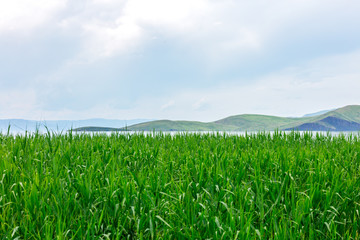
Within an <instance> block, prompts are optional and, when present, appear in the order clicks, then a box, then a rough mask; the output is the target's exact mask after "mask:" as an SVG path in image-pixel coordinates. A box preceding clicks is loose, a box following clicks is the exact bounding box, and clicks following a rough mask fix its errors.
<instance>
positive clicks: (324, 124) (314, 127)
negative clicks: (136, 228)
mask: <svg viewBox="0 0 360 240" xmlns="http://www.w3.org/2000/svg"><path fill="white" fill-rule="evenodd" d="M276 129H278V130H293V129H294V130H302V131H360V106H358V105H352V106H346V107H343V108H339V109H335V110H332V111H328V112H326V113H323V114H320V115H315V116H311V117H300V118H286V117H276V116H267V115H256V114H243V115H236V116H231V117H227V118H224V119H220V120H218V121H215V122H208V123H204V122H195V121H170V120H158V121H151V122H144V123H140V124H135V125H131V126H129V127H128V128H127V130H132V131H152V130H156V131H271V130H276Z"/></svg>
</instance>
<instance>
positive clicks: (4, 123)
mask: <svg viewBox="0 0 360 240" xmlns="http://www.w3.org/2000/svg"><path fill="white" fill-rule="evenodd" d="M148 121H151V120H150V119H132V120H115V119H102V118H93V119H86V120H51V121H34V120H24V119H1V120H0V132H6V131H7V129H8V127H9V125H10V130H11V132H23V131H29V132H33V131H35V130H36V129H39V131H40V132H46V131H47V129H49V130H50V131H57V132H61V131H67V130H69V129H75V128H81V127H86V126H97V127H107V128H123V127H126V126H130V125H134V124H137V123H142V122H148Z"/></svg>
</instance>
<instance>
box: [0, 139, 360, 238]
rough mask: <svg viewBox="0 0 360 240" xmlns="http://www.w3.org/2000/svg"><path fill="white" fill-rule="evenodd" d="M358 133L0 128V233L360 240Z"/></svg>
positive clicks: (16, 235)
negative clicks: (172, 132)
mask: <svg viewBox="0 0 360 240" xmlns="http://www.w3.org/2000/svg"><path fill="white" fill-rule="evenodd" d="M359 176H360V141H359V136H354V135H350V136H344V135H340V136H336V137H334V136H331V135H320V134H317V135H313V134H311V133H304V134H300V133H298V132H292V133H288V134H285V133H283V132H275V133H274V134H269V133H258V134H247V135H245V136H229V135H225V134H178V135H174V136H171V135H168V134H162V133H155V134H153V135H144V134H132V135H130V134H115V133H114V134H112V135H110V136H107V135H103V134H93V135H90V134H73V133H72V132H69V133H66V134H58V135H57V134H50V133H48V134H39V133H33V134H25V135H22V136H20V135H16V136H14V135H9V134H6V135H4V134H0V224H1V225H0V239H15V238H18V239H54V238H56V239H360V233H359V229H360V215H359V209H360V206H359V204H360V177H359Z"/></svg>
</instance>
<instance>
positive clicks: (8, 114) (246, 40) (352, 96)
mask: <svg viewBox="0 0 360 240" xmlns="http://www.w3.org/2000/svg"><path fill="white" fill-rule="evenodd" d="M359 12H360V1H358V0H345V1H344V0H332V1H328V0H317V1H313V0H290V1H289V0H273V1H267V0H252V1H248V0H246V1H245V0H151V1H149V0H77V1H70V0H12V1H5V0H1V1H0V119H7V118H22V119H31V120H65V119H70V120H78V119H87V118H108V119H137V118H142V119H173V120H198V121H214V120H217V119H221V118H224V117H227V116H231V115H237V114H243V113H253V114H266V115H278V116H292V117H299V116H302V115H304V114H307V113H312V112H317V111H320V110H325V109H334V108H337V107H342V106H345V105H353V104H360V94H359V92H360V65H359V63H360V31H359V26H360V14H359Z"/></svg>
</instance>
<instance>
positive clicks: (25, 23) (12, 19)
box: [0, 0, 66, 34]
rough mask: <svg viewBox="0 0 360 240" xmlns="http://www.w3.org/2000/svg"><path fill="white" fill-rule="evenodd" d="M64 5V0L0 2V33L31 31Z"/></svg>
mask: <svg viewBox="0 0 360 240" xmlns="http://www.w3.org/2000/svg"><path fill="white" fill-rule="evenodd" d="M65 5H66V0H51V1H49V0H36V1H29V0H11V1H2V2H1V4H0V34H2V33H3V32H17V33H19V32H22V31H25V32H26V31H31V30H32V29H34V28H36V27H39V26H41V25H44V24H47V23H48V22H47V21H48V20H49V19H50V18H52V17H53V16H54V14H55V13H56V12H58V11H60V10H61V9H63V8H64V7H65Z"/></svg>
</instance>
